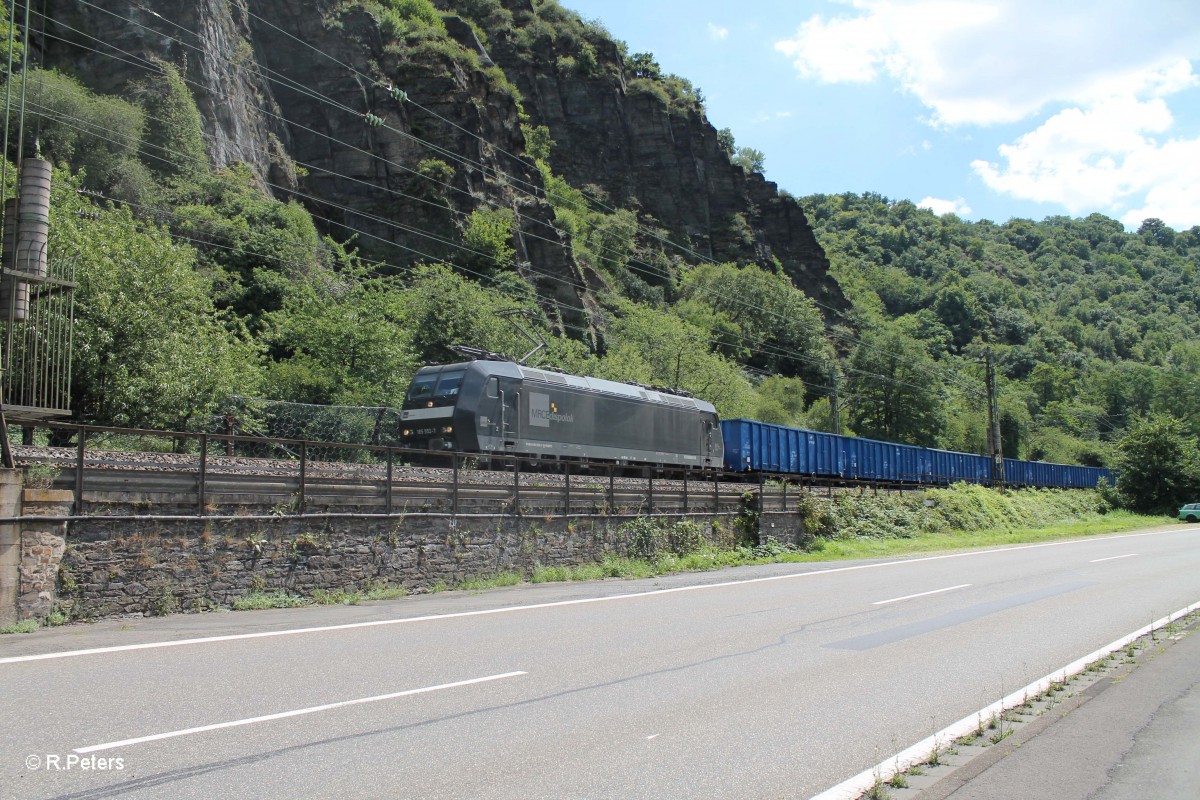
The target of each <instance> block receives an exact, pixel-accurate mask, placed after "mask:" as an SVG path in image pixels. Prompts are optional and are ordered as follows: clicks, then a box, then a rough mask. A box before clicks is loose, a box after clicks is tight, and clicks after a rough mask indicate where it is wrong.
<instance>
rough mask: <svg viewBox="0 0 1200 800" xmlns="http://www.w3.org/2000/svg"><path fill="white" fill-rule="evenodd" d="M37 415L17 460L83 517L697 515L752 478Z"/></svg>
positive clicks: (736, 501) (732, 500) (719, 509)
mask: <svg viewBox="0 0 1200 800" xmlns="http://www.w3.org/2000/svg"><path fill="white" fill-rule="evenodd" d="M32 425H33V427H34V430H35V434H36V435H35V437H34V439H35V441H38V440H41V441H43V442H45V444H42V445H33V446H15V447H14V456H15V458H16V461H17V463H18V465H19V466H24V467H25V468H26V470H27V474H28V476H29V479H30V480H31V481H33V482H40V483H41V484H42V485H44V486H45V487H46V488H55V489H63V490H68V491H71V492H72V493H73V497H74V512H73V516H80V517H82V516H89V517H90V516H123V515H124V516H130V517H138V518H144V517H146V516H148V515H150V509H152V508H153V509H156V510H157V512H156V513H165V514H166V515H168V516H188V517H225V516H232V517H240V518H245V517H246V516H247V513H248V512H247V509H248V508H251V507H253V508H255V509H258V510H259V513H261V509H264V508H268V509H269V512H268V513H269V514H270V515H271V516H288V515H309V516H351V517H360V516H396V515H409V514H443V515H452V516H465V515H487V516H494V515H497V514H501V515H540V516H548V517H553V516H578V515H600V516H603V515H630V514H633V515H652V514H689V515H698V514H716V513H731V512H736V511H738V510H740V509H741V508H742V504H743V498H742V493H743V492H744V491H745V489H746V487H745V485H739V484H729V483H725V482H723V481H722V480H721V475H720V474H719V473H716V472H705V473H700V472H692V473H689V472H675V473H672V474H669V475H662V474H655V473H654V472H652V471H646V472H644V473H643V474H638V473H637V472H636V471H631V470H628V469H622V468H619V467H616V466H615V465H607V464H582V463H579V462H572V461H565V460H551V459H546V458H537V457H515V456H508V455H494V456H489V455H477V454H476V455H473V454H465V453H446V452H427V451H420V450H411V449H405V448H399V447H390V446H385V445H369V444H366V445H365V444H355V443H344V442H315V441H309V440H304V439H275V438H264V437H257V436H243V435H227V434H212V433H188V432H166V431H152V430H138V429H128V428H110V427H99V426H89V425H70V424H66V423H56V422H38V423H32ZM51 442H54V443H56V444H57V446H52V445H51V444H50V443H51ZM64 442H70V443H71V444H70V445H69V446H64V445H63V443H64ZM785 491H786V490H785ZM784 504H785V505H786V495H785V500H784ZM251 513H254V512H251Z"/></svg>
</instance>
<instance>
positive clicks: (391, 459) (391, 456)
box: [383, 447, 396, 517]
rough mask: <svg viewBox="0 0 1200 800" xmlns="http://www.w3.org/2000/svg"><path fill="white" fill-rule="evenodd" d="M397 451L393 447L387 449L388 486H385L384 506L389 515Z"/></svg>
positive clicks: (390, 513) (390, 512)
mask: <svg viewBox="0 0 1200 800" xmlns="http://www.w3.org/2000/svg"><path fill="white" fill-rule="evenodd" d="M395 456H396V453H395V451H394V450H392V448H390V447H389V448H388V449H387V486H385V487H384V493H385V494H384V500H383V507H384V508H385V509H387V515H388V516H389V517H390V516H391V515H392V470H393V469H394V466H395Z"/></svg>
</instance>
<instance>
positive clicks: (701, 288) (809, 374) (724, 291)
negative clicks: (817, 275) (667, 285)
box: [679, 264, 829, 383]
mask: <svg viewBox="0 0 1200 800" xmlns="http://www.w3.org/2000/svg"><path fill="white" fill-rule="evenodd" d="M679 292H680V297H681V298H682V300H683V301H691V303H690V304H689V305H683V306H682V307H683V308H684V309H686V311H687V315H688V317H689V318H691V319H697V318H699V317H701V316H703V315H704V312H703V310H702V309H703V306H707V307H708V308H710V309H712V311H711V312H708V313H709V314H711V315H712V316H713V330H714V332H715V333H719V334H720V338H719V339H718V342H719V343H720V346H721V348H722V352H724V353H725V354H726V355H728V356H730V357H733V358H741V359H744V360H745V363H747V364H749V365H750V366H753V367H755V368H757V369H760V370H762V371H764V372H768V373H777V374H781V375H785V376H788V377H798V376H799V377H804V378H805V379H807V380H809V381H810V382H811V383H817V382H819V381H822V380H823V378H824V374H825V369H826V368H825V364H826V362H827V361H828V356H829V346H828V344H827V343H826V342H825V338H824V333H825V323H824V320H823V319H822V318H821V314H820V312H819V311H818V310H817V307H816V305H815V304H814V303H813V302H812V300H810V299H809V298H808V297H806V296H805V295H804V293H803V292H801V291H800V290H799V289H797V288H796V287H795V286H794V285H793V284H792V283H791V281H790V280H788V278H787V276H786V275H783V274H780V273H772V272H767V271H766V270H763V269H760V268H758V267H757V266H754V265H749V266H746V267H738V266H737V265H736V264H701V265H700V266H697V267H693V268H692V269H691V270H690V271H688V272H687V273H686V274H685V275H684V277H683V280H682V282H681V284H680V289H679ZM697 304H702V305H697Z"/></svg>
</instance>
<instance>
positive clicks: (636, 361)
mask: <svg viewBox="0 0 1200 800" xmlns="http://www.w3.org/2000/svg"><path fill="white" fill-rule="evenodd" d="M610 328H611V340H612V346H611V347H610V348H609V352H608V353H606V354H605V356H604V358H603V359H601V361H600V363H599V377H603V378H610V379H612V380H620V381H637V382H640V383H649V384H654V385H658V386H666V387H671V388H677V389H684V390H686V391H688V392H691V393H692V394H694V395H695V396H697V397H699V398H702V399H704V400H707V401H709V402H710V403H712V404H713V405H715V406H716V407H717V411H718V412H719V413H720V414H721V416H722V417H727V418H731V417H749V416H752V415H753V413H754V407H755V404H756V398H755V395H754V390H753V388H752V387H751V386H750V382H749V381H748V380H747V379H746V377H745V375H743V374H742V372H741V370H740V369H738V366H737V365H736V364H734V363H732V362H730V361H728V360H727V359H725V358H723V357H721V356H720V355H717V354H715V353H712V352H711V351H710V349H709V346H708V342H707V341H706V339H705V337H704V336H703V335H702V334H701V332H700V331H699V330H698V329H697V328H695V327H693V326H692V325H689V324H688V323H686V322H683V321H682V320H680V319H679V318H678V317H675V316H674V315H672V314H669V313H666V312H663V311H658V310H656V309H652V308H649V307H647V306H642V305H637V304H635V303H629V302H623V303H621V304H620V306H619V308H618V310H617V313H616V314H615V315H614V317H613V319H612V321H611V323H610Z"/></svg>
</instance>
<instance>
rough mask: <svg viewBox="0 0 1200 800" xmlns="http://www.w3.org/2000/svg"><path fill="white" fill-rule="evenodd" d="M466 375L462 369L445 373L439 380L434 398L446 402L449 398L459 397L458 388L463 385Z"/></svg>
mask: <svg viewBox="0 0 1200 800" xmlns="http://www.w3.org/2000/svg"><path fill="white" fill-rule="evenodd" d="M466 374H467V372H466V370H462V369H456V370H454V371H453V372H443V373H442V376H441V378H439V379H438V382H437V389H436V390H434V393H433V396H434V398H435V399H443V400H444V399H446V398H449V397H456V396H457V395H458V387H459V386H461V385H462V379H463V375H466Z"/></svg>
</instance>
